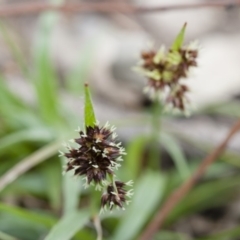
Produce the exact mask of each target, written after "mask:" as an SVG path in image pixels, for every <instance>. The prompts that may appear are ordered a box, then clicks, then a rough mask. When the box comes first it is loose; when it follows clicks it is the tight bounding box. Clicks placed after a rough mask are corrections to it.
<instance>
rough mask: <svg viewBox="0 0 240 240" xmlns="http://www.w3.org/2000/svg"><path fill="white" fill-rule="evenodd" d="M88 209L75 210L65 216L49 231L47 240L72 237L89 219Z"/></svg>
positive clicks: (62, 239)
mask: <svg viewBox="0 0 240 240" xmlns="http://www.w3.org/2000/svg"><path fill="white" fill-rule="evenodd" d="M89 219H90V214H89V212H88V211H81V212H73V213H71V214H67V215H66V216H64V217H63V218H62V219H61V220H60V221H59V222H58V223H57V224H56V225H55V226H54V227H53V228H52V230H51V231H50V232H49V234H48V235H47V236H46V238H45V240H56V239H57V240H66V239H71V238H72V237H73V236H74V235H75V234H76V233H77V231H79V230H80V229H81V228H83V227H84V225H85V224H86V223H87V222H88V221H89Z"/></svg>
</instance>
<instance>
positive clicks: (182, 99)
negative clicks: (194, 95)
mask: <svg viewBox="0 0 240 240" xmlns="http://www.w3.org/2000/svg"><path fill="white" fill-rule="evenodd" d="M193 45H194V44H190V45H189V46H184V47H181V48H180V49H179V50H174V51H173V50H172V49H168V51H165V49H164V48H161V49H160V50H159V51H154V50H149V51H148V52H146V51H145V52H142V54H141V58H142V64H141V70H143V71H141V72H143V74H144V75H145V76H146V77H147V78H148V83H147V86H146V88H145V92H147V93H148V94H149V96H150V98H152V99H155V98H159V96H160V99H161V100H162V101H163V103H164V104H168V105H171V106H172V107H173V108H176V109H179V110H181V111H184V110H185V104H186V102H187V98H186V92H187V91H188V89H187V87H186V85H183V84H182V83H181V82H180V81H181V80H182V79H184V78H187V76H188V73H189V69H190V68H191V67H196V66H197V61H196V59H197V57H198V51H197V49H196V47H195V46H193Z"/></svg>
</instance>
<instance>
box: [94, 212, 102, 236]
mask: <svg viewBox="0 0 240 240" xmlns="http://www.w3.org/2000/svg"><path fill="white" fill-rule="evenodd" d="M93 224H94V226H95V229H96V232H97V240H102V225H101V219H100V218H99V215H98V214H96V215H95V216H93Z"/></svg>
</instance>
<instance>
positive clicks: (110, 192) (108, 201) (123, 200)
mask: <svg viewBox="0 0 240 240" xmlns="http://www.w3.org/2000/svg"><path fill="white" fill-rule="evenodd" d="M114 185H115V186H114ZM132 185H133V181H129V182H127V183H124V182H120V181H115V182H114V184H112V183H111V184H109V185H108V186H107V191H106V193H104V194H103V195H102V198H101V205H102V209H106V207H109V209H110V210H112V209H113V207H114V206H115V207H120V208H122V209H123V210H124V207H123V206H124V204H127V205H128V204H129V203H130V200H127V198H131V197H132V195H133V189H131V190H128V191H127V190H126V189H125V187H126V186H132Z"/></svg>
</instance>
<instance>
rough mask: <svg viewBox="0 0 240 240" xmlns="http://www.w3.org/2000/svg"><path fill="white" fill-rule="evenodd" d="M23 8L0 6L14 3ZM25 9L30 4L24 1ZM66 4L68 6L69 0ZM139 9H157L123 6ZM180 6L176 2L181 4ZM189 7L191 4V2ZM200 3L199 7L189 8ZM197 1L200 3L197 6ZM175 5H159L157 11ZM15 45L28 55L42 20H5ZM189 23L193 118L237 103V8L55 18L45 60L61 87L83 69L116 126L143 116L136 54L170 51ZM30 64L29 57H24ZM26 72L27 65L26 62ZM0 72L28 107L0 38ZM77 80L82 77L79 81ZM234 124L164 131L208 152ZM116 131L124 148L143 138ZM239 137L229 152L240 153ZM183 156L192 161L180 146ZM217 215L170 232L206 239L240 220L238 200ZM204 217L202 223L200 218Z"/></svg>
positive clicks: (224, 121)
mask: <svg viewBox="0 0 240 240" xmlns="http://www.w3.org/2000/svg"><path fill="white" fill-rule="evenodd" d="M20 2H23V1H20V0H17V1H13V0H12V1H1V3H0V4H3V3H4V4H14V3H20ZM24 2H29V4H31V3H32V2H34V1H31V0H29V1H24ZM68 2H70V1H68ZM126 2H132V3H134V4H142V5H151V6H152V5H159V4H160V1H157V0H149V1H141V0H135V1H126ZM184 2H186V1H181V3H184ZM191 2H193V1H191ZM195 2H199V1H195ZM200 2H202V1H200ZM170 3H171V4H175V3H178V1H171V2H169V1H166V0H165V1H161V4H170ZM3 21H4V23H5V24H6V26H7V27H8V30H9V32H10V33H11V36H12V37H13V38H14V41H15V42H16V43H17V44H19V45H20V46H21V49H22V50H23V51H24V53H25V56H30V55H31V53H32V49H33V47H34V44H35V43H36V39H37V38H38V29H39V24H40V20H39V18H38V17H37V16H18V17H9V18H5V19H4V20H3ZM185 22H187V24H188V25H187V31H186V42H188V41H192V40H198V41H199V44H200V56H199V67H198V68H197V69H196V70H194V71H193V72H192V73H191V77H190V79H189V80H187V81H186V82H188V85H189V87H190V89H191V93H190V96H189V97H190V99H191V103H192V109H193V113H194V112H197V111H199V110H201V109H204V108H206V107H208V106H209V105H212V104H218V105H219V104H220V105H221V104H223V105H224V104H225V102H226V101H229V100H231V101H234V102H235V101H239V100H238V98H237V97H238V96H239V95H240V30H239V26H240V9H239V8H238V7H231V8H230V7H229V8H225V9H224V8H204V9H191V10H174V11H169V12H159V13H158V12H155V13H148V14H131V15H124V14H97V13H94V14H93V13H89V14H61V17H60V19H59V21H58V22H57V24H56V26H55V27H54V31H53V32H52V39H51V48H50V51H51V56H52V60H53V63H54V65H55V68H56V70H57V73H58V76H59V81H60V82H61V84H62V85H63V86H64V84H65V82H66V78H65V76H66V74H67V73H69V72H70V71H72V70H73V69H75V68H77V66H79V68H81V67H82V65H83V64H84V71H85V74H84V76H85V77H84V79H79V81H81V82H85V81H88V82H89V83H90V86H91V88H92V91H93V93H94V94H93V96H94V103H95V107H96V112H97V116H98V118H99V120H100V121H101V122H105V121H106V120H110V121H118V120H124V119H128V118H129V119H130V118H141V117H143V116H145V115H146V114H145V113H144V110H143V109H144V108H147V107H146V104H145V103H146V102H148V101H147V99H146V97H145V96H144V95H143V92H142V89H143V87H144V84H145V79H144V78H142V77H140V76H139V75H138V74H137V73H135V72H134V71H132V67H133V66H135V65H136V63H137V62H138V61H139V56H140V52H141V51H142V50H144V49H146V48H148V47H149V44H152V43H155V45H156V46H160V45H161V44H165V45H167V46H169V45H170V44H171V42H172V40H173V39H174V37H175V36H176V34H177V32H178V31H179V29H180V28H181V26H182V25H183V24H184V23H185ZM29 59H30V58H29ZM29 64H30V65H31V62H29ZM0 69H1V72H2V73H3V74H4V75H5V76H7V79H8V84H9V86H11V88H12V90H13V91H15V92H16V94H19V95H21V96H22V97H23V98H24V99H25V100H26V101H29V102H31V101H34V92H33V91H32V90H31V88H30V86H28V84H27V82H26V81H24V78H23V76H22V75H21V74H20V71H19V69H18V66H17V64H16V63H15V61H14V59H13V57H12V55H11V53H10V51H9V50H8V46H7V44H6V43H5V41H4V39H3V38H2V36H0ZM82 76H83V75H82ZM62 97H63V98H65V101H66V104H69V108H72V109H73V110H74V111H75V112H79V114H80V115H81V110H82V100H81V99H80V98H79V97H78V96H77V95H76V96H68V95H66V94H64V93H63V96H62ZM233 121H234V120H233V119H229V118H228V117H210V116H207V115H201V116H200V115H197V116H194V117H191V118H188V119H183V118H180V119H167V120H165V122H164V125H163V127H168V128H169V129H172V131H173V132H177V133H179V134H180V135H181V134H183V133H184V134H185V135H187V136H189V137H190V138H192V139H195V140H198V141H202V142H204V143H205V144H206V145H208V144H210V145H211V146H214V145H217V144H218V143H219V142H220V141H221V140H222V139H223V137H224V136H225V135H226V133H227V132H228V129H229V126H231V124H232V123H233ZM132 125H134V124H131V126H129V125H128V126H127V127H121V128H120V131H119V133H120V136H121V138H122V139H125V141H128V140H129V139H131V138H132V137H133V136H135V135H137V134H139V133H141V132H143V130H144V131H147V130H148V129H147V127H146V129H144V128H143V127H142V126H137V125H135V126H132ZM239 142H240V135H239V134H238V135H237V136H236V137H235V138H234V139H233V141H231V144H230V145H229V147H230V148H231V149H232V150H234V151H238V152H239V151H240V150H239ZM186 152H190V154H192V152H191V149H190V150H189V148H188V147H186ZM216 212H218V213H219V212H220V213H221V214H220V215H218V214H217V213H216V214H215V213H214V211H213V213H212V215H213V217H212V218H211V217H209V216H210V215H211V213H210V214H207V213H202V214H201V215H197V216H193V217H192V218H191V219H189V218H188V219H186V220H185V219H183V220H181V221H180V222H179V223H178V224H176V226H174V227H173V228H174V229H176V230H179V231H185V232H195V233H196V235H198V234H202V233H204V232H206V233H209V232H211V230H212V229H214V230H215V231H217V230H221V228H222V226H223V225H224V226H226V224H227V225H229V226H232V225H235V223H236V220H237V218H239V216H240V208H239V201H237V200H236V202H234V203H233V204H231V205H230V206H226V208H225V209H220V210H219V211H217V210H216ZM206 216H207V217H206Z"/></svg>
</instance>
